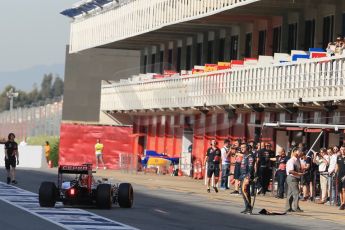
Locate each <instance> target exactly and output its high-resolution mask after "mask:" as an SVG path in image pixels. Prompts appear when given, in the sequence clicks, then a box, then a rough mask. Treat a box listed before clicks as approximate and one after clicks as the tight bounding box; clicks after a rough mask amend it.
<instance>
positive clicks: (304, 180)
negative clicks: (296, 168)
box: [299, 149, 312, 201]
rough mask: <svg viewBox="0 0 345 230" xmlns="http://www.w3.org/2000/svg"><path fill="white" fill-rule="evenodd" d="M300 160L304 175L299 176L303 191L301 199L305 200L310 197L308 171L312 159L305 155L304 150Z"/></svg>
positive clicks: (309, 176)
mask: <svg viewBox="0 0 345 230" xmlns="http://www.w3.org/2000/svg"><path fill="white" fill-rule="evenodd" d="M299 150H301V149H299ZM300 162H301V168H302V171H303V172H304V175H303V176H302V177H301V186H302V191H303V199H302V200H301V201H307V200H308V199H309V198H310V183H311V175H310V171H311V164H312V160H311V158H310V157H307V155H306V154H305V153H304V152H301V157H300Z"/></svg>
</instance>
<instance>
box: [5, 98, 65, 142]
mask: <svg viewBox="0 0 345 230" xmlns="http://www.w3.org/2000/svg"><path fill="white" fill-rule="evenodd" d="M62 104H63V98H62V97H58V98H54V99H49V100H46V101H40V102H38V103H34V104H32V105H29V106H24V107H20V108H15V109H13V110H11V111H9V110H8V111H4V112H1V113H0V138H6V137H7V135H8V133H9V132H13V133H15V134H16V136H17V139H18V138H24V137H28V136H30V137H32V136H59V135H60V124H61V118H62Z"/></svg>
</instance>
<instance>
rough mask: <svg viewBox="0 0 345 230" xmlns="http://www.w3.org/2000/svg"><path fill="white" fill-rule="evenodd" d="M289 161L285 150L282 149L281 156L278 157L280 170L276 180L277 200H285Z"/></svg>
mask: <svg viewBox="0 0 345 230" xmlns="http://www.w3.org/2000/svg"><path fill="white" fill-rule="evenodd" d="M287 161H288V157H287V156H286V152H285V149H281V150H280V152H279V156H278V157H277V167H278V170H277V172H276V178H277V181H278V191H277V198H280V199H283V198H284V191H285V181H286V163H287Z"/></svg>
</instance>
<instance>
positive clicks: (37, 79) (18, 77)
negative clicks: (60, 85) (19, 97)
mask: <svg viewBox="0 0 345 230" xmlns="http://www.w3.org/2000/svg"><path fill="white" fill-rule="evenodd" d="M64 69H65V67H64V64H55V65H41V66H35V67H32V68H29V69H24V70H20V71H11V72H2V71H0V91H2V90H3V89H4V87H6V86H7V85H13V86H15V88H16V89H19V90H22V91H26V92H29V91H31V90H33V88H34V85H36V86H38V87H39V86H40V84H41V82H42V80H43V77H44V75H45V74H47V73H52V74H53V75H54V76H57V75H58V76H59V77H60V78H62V79H63V78H64V71H65V70H64Z"/></svg>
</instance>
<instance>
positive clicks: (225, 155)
mask: <svg viewBox="0 0 345 230" xmlns="http://www.w3.org/2000/svg"><path fill="white" fill-rule="evenodd" d="M220 152H221V156H222V181H221V183H220V188H221V189H229V185H228V177H229V174H230V159H229V155H230V141H229V140H228V139H226V140H224V146H223V148H221V150H220Z"/></svg>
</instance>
